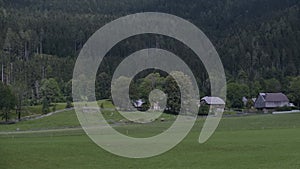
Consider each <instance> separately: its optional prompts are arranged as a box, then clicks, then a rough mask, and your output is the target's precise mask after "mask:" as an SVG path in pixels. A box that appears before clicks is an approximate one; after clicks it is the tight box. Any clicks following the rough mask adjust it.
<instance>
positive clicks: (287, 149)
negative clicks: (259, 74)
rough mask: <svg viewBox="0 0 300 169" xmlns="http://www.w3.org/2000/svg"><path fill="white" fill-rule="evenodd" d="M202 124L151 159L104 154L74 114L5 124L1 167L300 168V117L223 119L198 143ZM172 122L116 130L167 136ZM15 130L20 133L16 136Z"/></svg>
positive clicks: (0, 136) (0, 129)
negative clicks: (164, 134) (167, 130)
mask: <svg viewBox="0 0 300 169" xmlns="http://www.w3.org/2000/svg"><path fill="white" fill-rule="evenodd" d="M107 114H111V113H109V112H107ZM107 118H109V116H107ZM204 120H205V118H203V117H199V119H198V120H197V122H196V124H195V126H194V127H193V129H192V131H191V132H190V133H189V135H188V136H187V137H186V138H185V139H184V140H183V141H182V142H181V143H180V144H179V145H177V146H176V147H175V148H173V149H172V150H170V151H168V152H166V153H164V154H162V155H160V156H156V157H152V158H147V159H128V158H123V157H118V156H115V155H113V154H110V153H109V152H106V151H105V150H103V149H101V148H100V147H98V146H97V145H96V144H94V143H93V142H92V141H91V140H90V139H89V137H88V136H86V135H85V133H84V132H83V131H82V130H81V129H80V125H79V123H78V121H77V118H76V114H75V112H74V111H67V112H63V113H58V114H55V115H53V116H49V117H45V118H42V119H38V120H33V121H24V122H20V123H17V124H13V125H1V126H0V145H1V146H0V152H1V158H0V166H1V168H3V169H4V168H5V169H6V168H7V169H40V168H43V169H53V168H55V169H69V168H70V169H96V168H99V169H107V168H108V169H109V168H112V169H119V168H132V169H136V168H138V169H144V168H146V169H160V168H162V169H177V168H178V169H227V168H228V169H253V168H258V169H298V168H300V160H299V159H300V151H299V150H300V123H299V122H300V114H286V115H255V116H243V117H224V118H223V119H222V121H221V123H220V125H219V127H218V129H217V131H216V132H215V134H214V135H213V137H212V138H211V139H210V140H209V141H208V142H206V143H204V144H199V143H198V137H199V134H200V130H201V127H202V125H203V122H204ZM172 122H173V121H172V118H169V119H167V120H166V121H164V122H162V121H160V120H157V121H154V122H152V123H149V124H127V123H126V124H125V123H124V124H119V125H114V127H115V129H116V130H118V131H120V132H122V133H124V134H127V135H130V136H132V137H148V136H152V135H155V134H158V133H161V132H163V131H164V130H165V129H167V128H168V127H169V126H170V125H171V124H172ZM16 129H18V130H19V131H21V132H19V133H15V132H14V131H16ZM141 151H143V150H141Z"/></svg>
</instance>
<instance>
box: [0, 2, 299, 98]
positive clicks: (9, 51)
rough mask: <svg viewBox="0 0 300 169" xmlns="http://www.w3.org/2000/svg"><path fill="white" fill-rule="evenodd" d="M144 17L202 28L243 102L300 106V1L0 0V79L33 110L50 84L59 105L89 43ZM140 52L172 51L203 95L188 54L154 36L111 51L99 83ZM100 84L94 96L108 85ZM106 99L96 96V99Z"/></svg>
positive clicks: (202, 77)
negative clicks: (265, 99) (258, 99)
mask: <svg viewBox="0 0 300 169" xmlns="http://www.w3.org/2000/svg"><path fill="white" fill-rule="evenodd" d="M146 11H151V12H166V13H170V14H174V15H177V16H179V17H182V18H184V19H187V20H189V21H190V22H192V23H193V24H195V25H196V26H198V27H199V28H200V29H202V30H203V31H204V33H205V34H206V35H207V36H208V37H209V38H210V40H211V41H212V42H213V44H214V45H215V47H216V49H217V51H218V53H219V54H220V57H221V59H222V61H223V64H224V67H225V69H226V76H227V79H228V81H229V82H230V83H231V86H234V85H235V84H232V83H238V84H239V85H240V86H238V87H240V88H242V89H245V88H246V89H245V90H242V91H246V92H244V93H245V94H244V95H245V96H248V97H254V96H256V95H257V92H261V91H266V92H268V91H269V92H276V91H282V92H285V93H287V94H290V97H291V98H292V99H294V100H295V101H299V98H296V96H294V95H292V94H293V92H294V91H293V90H296V89H294V88H292V86H293V84H297V83H298V81H299V80H300V78H296V76H299V75H300V66H299V65H300V48H299V46H300V1H299V0H40V1H39V0H0V56H1V60H0V61H1V63H2V75H3V76H1V79H2V81H3V82H4V83H6V84H9V85H11V86H12V88H18V89H19V88H22V90H21V91H23V92H21V95H22V97H24V100H26V101H28V100H29V101H28V104H37V103H39V102H41V98H42V95H43V94H42V93H41V89H42V86H43V81H42V80H43V79H50V78H54V79H55V80H56V81H57V82H58V85H59V88H60V90H61V95H62V96H61V97H60V98H61V100H62V101H65V100H66V98H69V95H70V90H69V89H68V88H69V87H70V83H69V81H70V80H71V78H72V71H73V66H74V63H75V60H76V57H77V55H78V53H79V52H80V49H81V48H82V46H83V44H84V43H85V42H86V41H87V39H88V38H89V37H90V36H91V35H92V34H93V33H94V32H95V31H96V30H98V29H99V28H100V27H101V26H103V25H104V24H106V23H108V22H110V21H112V20H114V19H116V18H118V17H121V16H124V15H127V14H132V13H137V12H146ZM145 39H146V40H145ZM146 47H160V48H164V49H168V50H170V51H172V52H174V53H177V54H178V55H179V56H181V57H182V58H183V60H185V61H186V62H187V63H189V65H190V66H191V67H192V69H193V71H194V72H195V73H196V74H197V80H198V82H199V85H200V87H201V88H200V90H201V92H202V94H203V95H204V94H209V90H208V89H209V84H208V82H207V75H206V73H203V67H202V66H199V64H198V62H194V60H193V59H194V58H195V57H193V56H192V55H193V53H192V52H191V51H189V50H188V49H187V48H186V47H185V46H184V45H182V44H181V43H178V42H176V41H174V40H173V39H170V38H167V37H161V36H155V35H149V36H140V37H133V38H130V39H128V40H125V41H122V43H120V44H118V45H117V46H116V47H114V49H113V50H112V51H111V52H110V53H109V54H108V55H109V56H113V59H109V57H108V59H107V60H106V62H105V63H106V64H103V65H102V66H103V67H102V68H100V70H99V76H98V80H99V81H100V80H101V79H102V80H103V79H105V80H107V79H110V78H111V76H112V72H113V70H114V69H115V67H116V66H117V65H118V63H119V62H120V61H121V60H122V58H124V57H126V56H127V55H128V54H130V53H132V52H134V51H135V50H136V49H142V48H146ZM200 64H201V63H200ZM104 70H105V72H104ZM99 86H100V85H99ZM102 86H104V87H102V88H101V87H99V90H103V89H105V87H106V88H107V86H108V85H107V84H102ZM229 86H230V85H229ZM245 86H246V87H245ZM294 86H297V85H294ZM232 88H233V87H232ZM235 89H236V86H235V87H234V89H233V90H235ZM18 91H20V90H18ZM229 91H230V89H229ZM19 93H20V92H19ZM101 93H102V94H101ZM103 93H104V94H103ZM107 96H108V94H107V93H105V92H103V91H99V92H98V98H99V99H101V98H106V97H107ZM297 99H298V100H297ZM299 102H300V101H299Z"/></svg>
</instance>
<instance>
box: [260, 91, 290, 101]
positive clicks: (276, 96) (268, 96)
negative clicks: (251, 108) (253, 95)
mask: <svg viewBox="0 0 300 169" xmlns="http://www.w3.org/2000/svg"><path fill="white" fill-rule="evenodd" d="M260 95H261V96H263V98H264V99H265V101H266V102H289V99H288V98H287V96H286V95H285V94H283V93H260Z"/></svg>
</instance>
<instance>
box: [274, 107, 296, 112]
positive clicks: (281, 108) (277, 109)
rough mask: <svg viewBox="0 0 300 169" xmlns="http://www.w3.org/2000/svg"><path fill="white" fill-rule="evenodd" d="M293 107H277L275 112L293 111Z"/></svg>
mask: <svg viewBox="0 0 300 169" xmlns="http://www.w3.org/2000/svg"><path fill="white" fill-rule="evenodd" d="M292 110H293V108H292V107H288V106H284V107H277V108H276V109H275V111H292Z"/></svg>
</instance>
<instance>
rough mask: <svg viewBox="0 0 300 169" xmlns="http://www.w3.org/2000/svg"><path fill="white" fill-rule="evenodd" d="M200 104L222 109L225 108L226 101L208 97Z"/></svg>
mask: <svg viewBox="0 0 300 169" xmlns="http://www.w3.org/2000/svg"><path fill="white" fill-rule="evenodd" d="M200 103H201V104H202V105H213V106H220V107H224V106H225V102H224V100H223V99H221V98H219V97H210V96H206V97H203V98H202V99H201V101H200Z"/></svg>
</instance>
